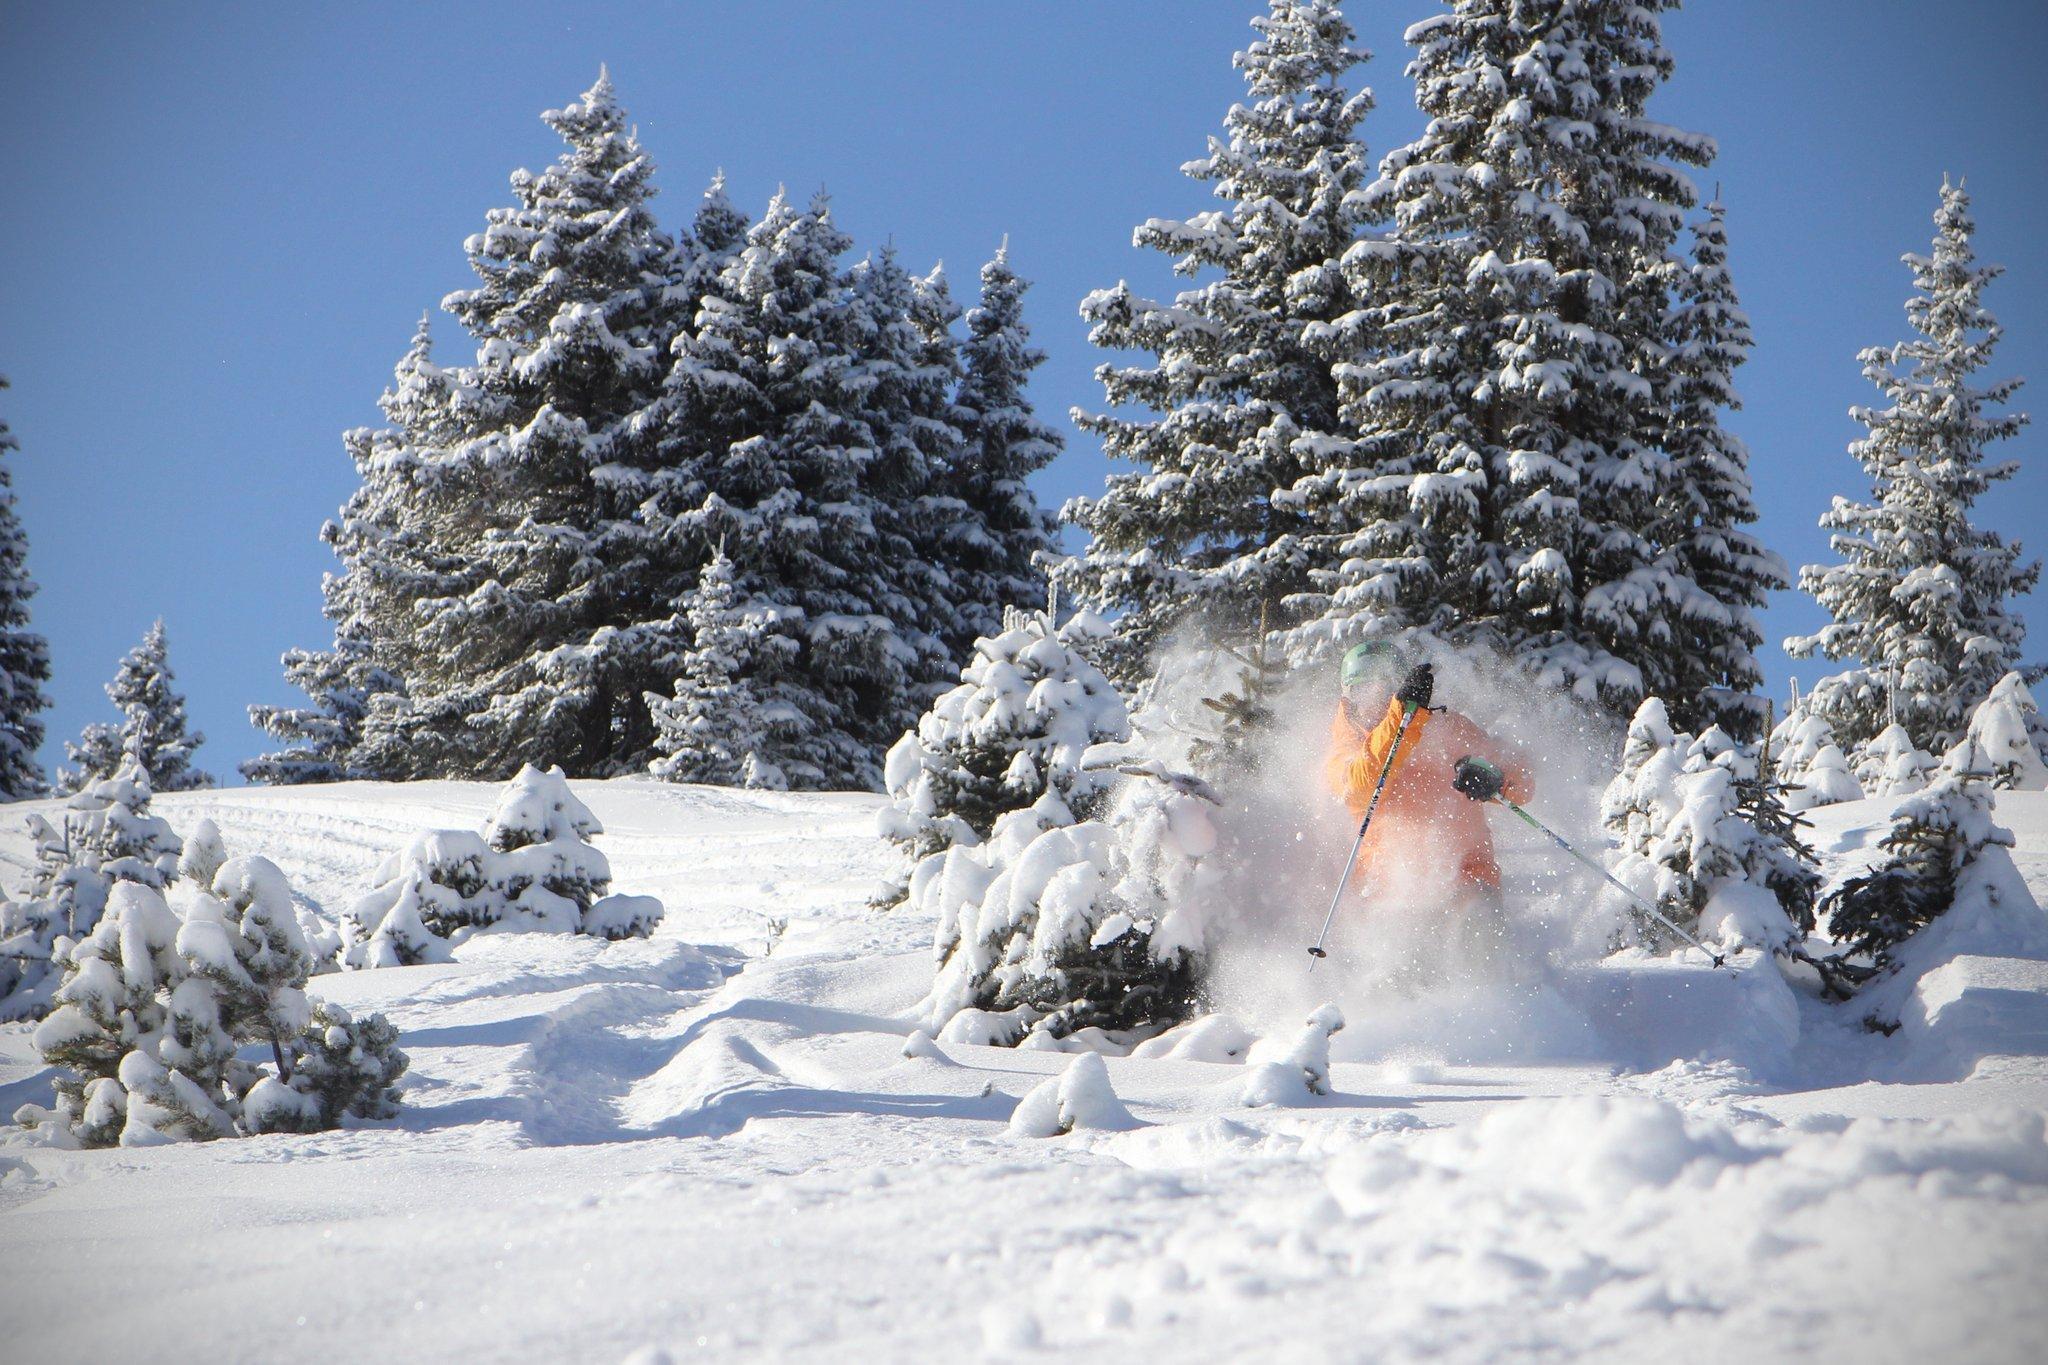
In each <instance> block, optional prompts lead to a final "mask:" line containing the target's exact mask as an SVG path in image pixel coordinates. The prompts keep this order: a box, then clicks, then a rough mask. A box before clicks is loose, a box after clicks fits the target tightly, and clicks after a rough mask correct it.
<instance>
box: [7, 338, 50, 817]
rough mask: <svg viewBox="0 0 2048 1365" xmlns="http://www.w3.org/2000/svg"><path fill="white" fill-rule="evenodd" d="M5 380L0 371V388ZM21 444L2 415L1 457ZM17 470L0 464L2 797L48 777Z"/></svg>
mask: <svg viewBox="0 0 2048 1365" xmlns="http://www.w3.org/2000/svg"><path fill="white" fill-rule="evenodd" d="M6 387H7V379H6V377H5V376H4V375H0V389H5V388H6ZM19 449H21V443H20V442H19V441H17V440H16V439H15V438H14V433H13V432H11V431H9V430H8V428H7V423H6V421H5V420H4V419H0V461H4V460H5V458H6V457H7V456H8V455H11V454H13V453H14V452H15V451H17V450H19ZM14 506H15V497H14V473H13V471H12V470H10V469H9V468H8V467H7V465H6V464H5V463H0V801H20V800H23V799H25V798H27V797H32V796H42V795H44V794H46V793H47V792H48V791H49V789H50V781H49V777H48V775H47V774H46V773H44V771H43V765H42V763H41V761H40V760H38V759H37V758H36V750H37V749H40V748H41V747H42V744H43V722H42V713H43V711H44V710H46V709H47V708H48V707H49V705H50V702H49V699H48V698H47V697H45V696H44V695H43V686H44V684H46V683H48V682H49V681H50V646H49V642H48V641H46V640H44V639H43V637H42V636H40V635H38V634H36V633H35V632H34V631H32V630H30V629H29V628H28V599H29V598H31V597H33V596H35V592H36V585H35V583H34V581H33V580H31V579H30V578H29V576H28V535H27V533H26V532H25V531H23V530H22V526H21V518H20V517H19V516H18V515H16V513H15V510H14Z"/></svg>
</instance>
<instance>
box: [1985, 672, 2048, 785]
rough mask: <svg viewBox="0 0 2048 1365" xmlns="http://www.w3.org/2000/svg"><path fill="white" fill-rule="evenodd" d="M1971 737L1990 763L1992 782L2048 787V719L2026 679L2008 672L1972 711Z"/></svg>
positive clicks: (1996, 783) (1992, 783)
mask: <svg viewBox="0 0 2048 1365" xmlns="http://www.w3.org/2000/svg"><path fill="white" fill-rule="evenodd" d="M1967 733H1968V737H1969V738H1970V739H1971V740H1972V741H1974V742H1975V743H1976V745H1977V747H1978V749H1980V750H1981V751H1982V752H1983V753H1984V755H1985V757H1986V758H1987V759H1989V761H1990V763H1991V785H1992V786H1994V787H1999V788H2018V789H2020V790H2022V791H2039V790H2041V789H2042V788H2043V787H2048V721H2044V720H2042V719H2041V709H2040V708H2039V707H2038V706H2036V705H2035V704H2034V694H2033V693H2032V692H2030V691H2028V690H2027V680H2026V679H2025V678H2024V677H2023V676H2021V675H2020V674H2019V673H2017V672H2014V673H2008V674H2006V675H2005V676H2004V677H2003V678H2000V679H1999V680H1998V685H1997V686H1996V687H1993V688H1992V689H1991V692H1990V694H1989V695H1988V696H1986V697H1985V698H1984V700H1983V701H1981V702H1978V703H1977V708H1976V709H1975V710H1974V711H1972V712H1971V713H1970V724H1969V727H1968V732H1967Z"/></svg>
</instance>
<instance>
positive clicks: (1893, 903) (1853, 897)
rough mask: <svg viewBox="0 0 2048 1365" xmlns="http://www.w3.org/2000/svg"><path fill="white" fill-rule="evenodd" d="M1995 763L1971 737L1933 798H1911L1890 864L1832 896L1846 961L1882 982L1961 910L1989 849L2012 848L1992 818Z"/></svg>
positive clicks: (1947, 763)
mask: <svg viewBox="0 0 2048 1365" xmlns="http://www.w3.org/2000/svg"><path fill="white" fill-rule="evenodd" d="M1996 774H1997V769H1996V765H1995V763H1994V761H1993V756H1992V755H1990V754H1988V753H1987V752H1985V750H1984V749H1983V747H1982V746H1981V745H1979V744H1978V743H1977V741H1976V740H1975V739H1974V738H1972V737H1970V736H1968V735H1965V736H1964V737H1963V738H1962V739H1961V740H1958V741H1957V742H1956V745H1955V747H1954V748H1952V749H1950V750H1949V751H1948V753H1947V754H1945V755H1944V756H1943V758H1942V762H1941V767H1940V769H1939V770H1938V771H1937V772H1936V774H1935V777H1934V780H1933V782H1932V783H1930V784H1929V785H1928V787H1927V788H1926V790H1924V791H1921V792H1917V793H1915V794H1913V795H1911V796H1909V797H1907V798H1906V799H1905V800H1904V801H1903V802H1901V803H1900V805H1899V807H1898V809H1897V810H1896V811H1895V812H1894V813H1893V816H1892V828H1891V832H1890V833H1889V834H1887V835H1886V836H1885V837H1884V840H1883V842H1882V844H1881V845H1880V847H1882V848H1883V849H1884V851H1885V854H1886V857H1885V861H1883V862H1882V863H1880V864H1879V865H1878V866H1877V867H1875V868H1873V869H1872V870H1870V871H1869V872H1866V873H1864V874H1862V875H1860V876H1856V877H1852V878H1850V879H1849V880H1848V881H1847V882H1844V883H1843V884H1842V885H1841V886H1840V887H1839V888H1837V889H1836V890H1835V891H1833V892H1831V893H1830V894H1829V895H1828V897H1827V900H1826V901H1825V902H1824V903H1823V906H1822V909H1823V911H1824V912H1825V914H1826V917H1827V924H1828V931H1829V933H1830V934H1831V935H1832V936H1833V938H1834V939H1835V940H1836V942H1838V943H1840V944H1842V945H1843V955H1844V956H1846V957H1849V958H1860V959H1864V960H1866V961H1868V962H1869V963H1870V964H1871V965H1872V966H1873V967H1875V968H1876V969H1877V971H1878V972H1879V973H1880V974H1882V973H1884V972H1886V971H1888V970H1890V969H1891V968H1892V967H1893V966H1894V965H1895V963H1896V959H1897V954H1898V952H1899V950H1900V948H1901V946H1902V945H1903V944H1905V943H1907V942H1908V941H1909V940H1911V939H1912V938H1913V936H1914V935H1915V934H1918V933H1921V932H1922V931H1924V930H1925V929H1926V928H1927V927H1928V926H1929V925H1931V924H1933V923H1934V922H1935V921H1936V920H1938V919H1939V918H1941V917H1942V916H1943V915H1946V914H1948V913H1950V911H1951V909H1952V907H1954V905H1955V904H1956V901H1957V895H1958V887H1959V886H1960V885H1961V884H1962V882H1963V880H1964V878H1965V876H1966V874H1967V873H1968V872H1969V871H1970V869H1971V867H1972V865H1973V864H1975V863H1976V862H1977V861H1978V860H1979V859H1980V858H1982V857H1983V856H1984V853H1985V851H1986V850H1987V849H2004V848H2011V847H2012V846H2013V836H2012V832H2011V831H2010V830H2007V829H2005V828H2003V827H2001V826H2000V825H1999V824H1998V823H1997V822H1996V821H1995V820H1994V819H1993V818H1992V783H1993V781H1994V779H1995V777H1996Z"/></svg>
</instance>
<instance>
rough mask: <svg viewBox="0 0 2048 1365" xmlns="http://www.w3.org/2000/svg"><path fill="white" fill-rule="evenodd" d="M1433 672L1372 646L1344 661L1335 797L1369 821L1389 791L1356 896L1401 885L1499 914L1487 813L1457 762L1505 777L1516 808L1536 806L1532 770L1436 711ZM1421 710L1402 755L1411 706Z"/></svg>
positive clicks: (1516, 755) (1335, 731) (1386, 646)
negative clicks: (1476, 763)
mask: <svg viewBox="0 0 2048 1365" xmlns="http://www.w3.org/2000/svg"><path fill="white" fill-rule="evenodd" d="M1429 676H1430V675H1429V665H1428V664H1426V663H1416V664H1413V665H1412V666H1411V664H1410V661H1409V660H1408V659H1407V658H1405V657H1403V655H1402V654H1401V652H1400V651H1399V650H1398V649H1396V648H1395V647H1394V646H1393V645H1392V644H1391V643H1390V642H1388V641H1384V640H1374V641H1368V642H1367V643H1365V644H1362V645H1358V646H1356V647H1354V648H1353V649H1352V650H1351V651H1350V652H1349V653H1347V654H1346V655H1345V656H1344V669H1343V674H1342V683H1343V695H1342V696H1341V698H1340V699H1339V701H1338V703H1337V714H1336V717H1335V719H1334V720H1333V721H1332V723H1331V727H1330V752H1329V757H1328V759H1327V760H1326V762H1325V765H1324V771H1325V775H1326V777H1327V780H1328V782H1329V786H1330V788H1331V790H1332V791H1333V792H1335V793H1336V794H1337V795H1338V796H1340V797H1341V798H1342V799H1343V801H1344V804H1345V805H1346V806H1347V807H1348V808H1349V809H1350V811H1351V815H1352V818H1353V819H1363V818H1364V815H1365V811H1366V807H1367V806H1368V805H1369V804H1370V803H1371V801H1372V797H1373V791H1374V789H1375V788H1377V787H1379V785H1380V777H1381V774H1382V773H1385V774H1386V785H1385V787H1384V789H1383V790H1382V791H1381V794H1380V800H1379V805H1378V808H1377V809H1376V810H1374V812H1373V816H1372V823H1371V825H1370V827H1369V828H1368V829H1367V831H1366V835H1365V839H1364V842H1363V844H1362V845H1361V847H1360V849H1359V855H1358V863H1357V868H1358V870H1357V873H1356V875H1355V876H1354V877H1353V878H1352V885H1353V886H1354V887H1362V886H1364V885H1365V884H1367V883H1368V882H1371V883H1374V884H1377V885H1379V886H1381V887H1383V888H1384V887H1385V886H1387V885H1388V884H1389V883H1390V882H1391V883H1394V884H1397V885H1398V886H1399V887H1400V889H1401V890H1402V891H1403V892H1404V893H1405V894H1409V895H1420V896H1424V897H1427V898H1428V899H1431V900H1435V899H1437V898H1438V896H1441V897H1442V901H1443V903H1448V904H1450V905H1453V906H1457V907H1460V908H1472V909H1482V908H1484V909H1493V910H1497V909H1498V908H1499V907H1500V864H1499V863H1498V862H1496V861H1495V860H1494V856H1493V837H1492V835H1491V833H1490V832H1489V831H1488V829H1487V825H1486V811H1485V807H1484V804H1483V803H1482V802H1480V801H1478V800H1473V799H1467V798H1468V797H1469V796H1470V795H1471V794H1470V793H1469V792H1465V791H1463V790H1461V789H1460V788H1459V787H1458V786H1456V785H1454V783H1455V782H1456V781H1457V779H1458V765H1459V762H1460V761H1461V760H1463V759H1466V758H1484V759H1487V760H1489V761H1490V762H1491V763H1492V764H1493V765H1494V767H1495V768H1497V769H1498V771H1499V780H1500V782H1501V788H1500V791H1501V793H1502V794H1505V795H1506V796H1507V798H1508V799H1509V800H1511V801H1515V802H1526V801H1527V800H1528V799H1529V796H1530V782H1529V774H1528V768H1527V766H1526V764H1525V763H1524V762H1523V759H1522V755H1521V753H1520V751H1519V750H1517V749H1515V748H1514V746H1512V745H1509V744H1505V743H1503V742H1501V741H1499V740H1496V739H1494V738H1493V737H1492V736H1490V735H1488V734H1487V733H1486V731H1485V730H1483V729H1481V728H1480V727H1479V726H1478V725H1475V724H1474V723H1473V722H1472V721H1470V720H1468V719H1466V718H1465V717H1464V716H1461V715H1459V714H1457V713H1456V712H1455V711H1452V710H1450V709H1449V708H1447V707H1441V706H1439V707H1430V706H1429V705H1428V704H1427V702H1428V700H1429V694H1428V688H1429ZM1417 698H1420V699H1421V701H1422V703H1423V705H1422V707H1421V709H1419V710H1417V711H1416V712H1415V714H1414V717H1413V719H1412V720H1409V721H1408V728H1407V733H1406V735H1405V736H1404V737H1402V739H1401V741H1400V747H1399V749H1398V750H1396V751H1395V752H1394V754H1393V759H1394V761H1393V766H1392V767H1391V769H1390V768H1389V767H1388V765H1387V756H1388V752H1389V750H1390V749H1393V746H1394V740H1395V737H1396V736H1397V735H1400V734H1401V727H1402V722H1403V719H1404V718H1405V716H1406V712H1407V709H1408V708H1407V706H1406V705H1405V704H1404V700H1406V701H1413V700H1415V699H1417Z"/></svg>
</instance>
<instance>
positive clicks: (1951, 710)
mask: <svg viewBox="0 0 2048 1365" xmlns="http://www.w3.org/2000/svg"><path fill="white" fill-rule="evenodd" d="M1934 222H1935V227H1936V234H1935V239H1934V249H1933V252H1932V253H1931V254H1929V255H1926V256H1921V255H1917V254H1910V255H1908V256H1906V258H1905V260H1906V263H1907V264H1908V265H1909V266H1911V267H1912V269H1913V283H1914V284H1915V286H1916V287H1917V288H1918V289H1919V291H1920V292H1919V293H1917V294H1916V295H1914V297H1913V298H1911V299H1910V300H1908V301H1907V303H1906V316H1907V318H1908V319H1909V320H1910V321H1911V322H1912V324H1913V329H1914V331H1915V332H1917V333H1918V334H1919V335H1918V336H1917V337H1916V338H1915V339H1914V340H1911V341H1905V342H1901V343H1899V344H1897V345H1894V346H1876V347H1872V348H1870V349H1869V350H1866V351H1864V352H1863V353H1862V354H1861V355H1860V356H1859V357H1858V359H1859V360H1861V361H1862V362H1863V373H1864V376H1865V377H1866V378H1868V379H1869V380H1870V382H1871V383H1873V384H1875V385H1877V387H1878V389H1879V390H1880V391H1881V392H1882V393H1883V394H1884V397H1885V401H1886V403H1887V404H1888V406H1886V407H1883V408H1855V409H1853V410H1852V414H1851V415H1853V416H1854V417H1855V418H1856V420H1857V421H1858V422H1861V423H1862V424H1863V425H1864V426H1866V427H1868V428H1869V431H1870V434H1869V435H1868V436H1866V437H1864V438H1863V439H1862V440H1859V441H1857V442H1855V443H1854V444H1852V445H1851V446H1850V447H1849V453H1850V454H1852V455H1854V456H1855V457H1856V459H1857V461H1858V462H1859V463H1860V464H1861V465H1862V466H1863V470H1864V472H1865V473H1866V474H1867V475H1869V477H1870V482H1871V489H1872V494H1873V501H1871V502H1867V503H1861V502H1852V501H1850V500H1849V499H1847V498H1836V499H1835V502H1834V506H1833V507H1832V508H1831V509H1830V510H1829V511H1828V512H1827V514H1826V515H1824V516H1823V517H1822V518H1821V525H1823V526H1825V527H1827V528H1828V529H1830V530H1832V531H1833V532H1834V533H1835V534H1834V536H1833V538H1832V539H1831V541H1830V544H1831V545H1832V546H1833V548H1834V550H1835V552H1836V553H1837V554H1838V555H1840V556H1841V557H1842V562H1841V563H1839V564H1835V565H1819V564H1809V565H1807V566H1806V567H1805V568H1804V569H1801V570H1800V572H1799V586H1800V587H1801V588H1803V589H1804V590H1805V591H1807V592H1810V593H1812V594H1813V595H1814V597H1815V598H1816V599H1818V600H1819V602H1820V604H1821V605H1822V606H1824V607H1826V608H1827V609H1828V613H1829V615H1831V616H1832V617H1833V618H1834V620H1833V623H1832V624H1830V625H1827V626H1823V627H1822V628H1821V629H1820V630H1818V631H1816V632H1815V633H1814V634H1812V635H1806V636H1799V637H1795V638H1793V639H1789V640H1787V641H1786V642H1785V648H1786V650H1787V651H1788V652H1790V653H1791V654H1792V655H1793V656H1794V657H1796V658H1809V657H1811V656H1813V655H1814V654H1817V653H1818V654H1824V655H1826V656H1827V657H1828V658H1830V659H1844V660H1850V661H1852V662H1853V664H1854V666H1853V667H1851V668H1849V669H1848V670H1846V671H1845V672H1842V673H1838V674H1836V675H1835V676H1833V677H1831V678H1828V679H1825V680H1824V681H1822V682H1821V683H1820V684H1819V685H1818V686H1816V687H1815V688H1814V690H1813V694H1812V696H1811V697H1810V698H1809V699H1808V703H1807V704H1808V706H1809V707H1810V708H1811V709H1812V710H1813V711H1814V713H1815V714H1817V715H1820V716H1823V717H1825V718H1826V719H1827V721H1828V722H1829V724H1830V725H1832V726H1833V727H1834V730H1835V733H1836V735H1837V736H1838V737H1839V738H1840V739H1841V740H1842V741H1843V742H1844V743H1845V744H1847V745H1852V746H1856V747H1858V748H1860V747H1861V746H1862V745H1863V744H1865V743H1867V742H1868V741H1870V740H1871V739H1873V738H1874V737H1875V736H1876V735H1877V734H1878V733H1879V732H1880V731H1882V730H1883V729H1884V728H1885V726H1886V724H1887V723H1888V722H1889V721H1890V720H1892V719H1894V718H1895V719H1896V720H1897V722H1898V723H1899V724H1900V725H1903V726H1904V727H1905V728H1906V731H1907V733H1908V734H1909V735H1910V736H1911V737H1912V740H1913V743H1914V744H1916V745H1917V746H1919V747H1920V748H1922V749H1925V750H1927V751H1929V752H1931V753H1940V752H1944V751H1946V750H1947V749H1949V748H1951V747H1952V746H1953V745H1954V744H1955V742H1956V741H1957V740H1958V739H1959V738H1960V737H1961V736H1962V734H1963V730H1964V726H1965V724H1966V721H1967V717H1968V715H1969V712H1970V709H1971V708H1972V707H1974V706H1975V705H1976V704H1977V703H1978V702H1979V701H1981V700H1983V699H1984V698H1985V697H1986V696H1987V695H1989V694H1990V692H1991V689H1992V688H1993V687H1994V686H1995V685H1996V684H1997V682H1998V680H1999V679H2000V678H2002V677H2004V676H2005V674H2006V673H2008V672H2010V671H2011V670H2012V669H2013V668H2014V667H2015V666H2016V665H2017V662H2018V658H2017V656H2018V654H2019V649H2020V642H2021V640H2022V639H2023V638H2024V636H2025V632H2026V627H2025V624H2024V623H2023V622H2022V621H2021V620H2020V617H2019V615H2018V613H2017V612H2015V611H2013V609H2012V599H2013V598H2014V597H2016V596H2018V595H2020V594H2022V593H2024V592H2026V591H2027V590H2028V589H2030V588H2032V587H2033V586H2034V583H2035V580H2036V579H2038V578H2039V577H2040V567H2041V566H2040V565H2039V564H2038V563H2030V564H2021V563H2020V561H2019V555H2020V547H2019V546H2018V545H2009V544H2007V543H2006V542H2005V540H2004V539H2003V538H2001V537H2000V536H1999V535H1998V534H1997V533H1995V532H1992V531H1987V530H1984V529H1981V528H1979V527H1977V526H1975V525H1972V524H1971V521H1970V513H1971V510H1972V509H1973V508H1974V506H1975V505H1976V502H1977V499H1978V498H1979V497H1982V496H1983V495H1984V493H1985V492H1986V491H1988V490H1989V489H1990V488H1991V486H1992V485H1993V484H1995V483H1998V482H2000V481H2002V480H2005V479H2009V478H2011V477H2012V475H2013V472H2014V470H2015V469H2016V468H2017V467H2018V466H2017V465H2016V464H2014V463H2013V462H2010V461H2007V462H2005V463H2000V464H1988V463H1986V451H1987V448H1988V447H1989V446H1990V445H1991V444H1992V443H1993V442H1994V441H2002V440H2005V439H2007V438H2009V437H2011V436H2013V435H2015V434H2016V433H2017V432H2018V431H2019V430H2020V428H2021V427H2022V426H2024V425H2026V422H2027V418H2026V415H2025V414H2024V413H2018V412H2004V413H1996V412H1993V411H1992V410H1993V409H1995V408H1997V407H1998V406H1999V405H2001V404H2003V403H2005V402H2006V401H2007V400H2008V399H2010V398H2011V397H2012V395H2013V393H2014V392H2015V391H2016V390H2018V388H2019V387H2020V381H2019V380H2017V379H2003V380H1996V381H1994V382H1992V383H1989V384H1985V385H1982V386H1979V385H1977V384H1974V383H1972V382H1971V377H1972V376H1973V375H1975V374H1976V373H1977V371H1979V370H1981V369H1983V368H1984V366H1985V365H1986V364H1988V363H1989V362H1990V360H1991V351H1992V348H1993V347H1994V346H1996V345H1997V344H1998V339H1999V337H2000V336H2001V335H2002V334H2003V329H2002V328H2001V327H2000V326H1999V325H1998V320H1997V319H1996V318H1994V317H1993V316H1992V315H1991V313H1990V311H1989V310H1988V309H1986V308H1985V307H1984V305H1983V302H1982V295H1983V292H1984V286H1985V285H1987V284H1989V283H1990V282H1991V281H1992V280H1994V279H1996V278H1997V277H1998V276H1999V274H2000V273H2002V272H2001V270H2000V268H1999V267H1998V266H1989V265H1987V266H1980V265H1978V264H1977V259H1976V252H1975V250H1974V249H1973V248H1972V246H1971V242H1970V239H1971V236H1972V234H1973V233H1974V232H1975V231H1976V224H1975V222H1974V221H1973V220H1972V219H1971V217H1970V198H1969V196H1968V195H1967V194H1965V193H1964V192H1963V187H1962V186H1961V185H1950V184H1948V183H1947V182H1946V181H1944V182H1943V184H1942V187H1941V207H1940V208H1939V209H1938V210H1937V211H1936V213H1935V215H1934Z"/></svg>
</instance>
